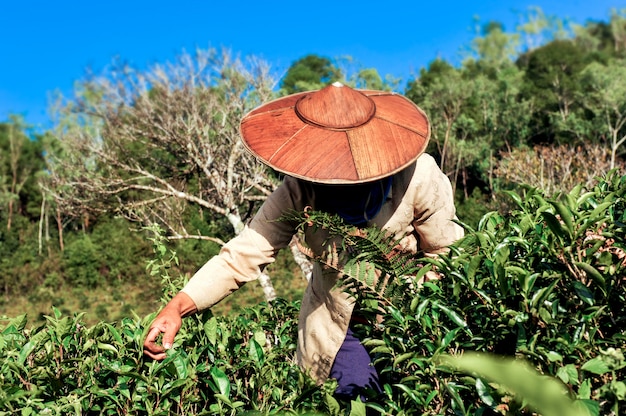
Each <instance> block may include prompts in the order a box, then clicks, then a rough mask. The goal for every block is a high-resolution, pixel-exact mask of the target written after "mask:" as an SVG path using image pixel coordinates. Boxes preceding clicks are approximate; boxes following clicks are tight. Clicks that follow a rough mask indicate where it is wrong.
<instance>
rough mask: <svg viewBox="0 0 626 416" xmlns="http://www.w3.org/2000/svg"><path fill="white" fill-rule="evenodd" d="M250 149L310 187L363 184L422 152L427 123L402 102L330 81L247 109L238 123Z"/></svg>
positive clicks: (392, 96) (407, 102)
mask: <svg viewBox="0 0 626 416" xmlns="http://www.w3.org/2000/svg"><path fill="white" fill-rule="evenodd" d="M240 128H241V135H242V137H243V142H244V144H245V146H246V147H247V148H248V150H249V151H250V152H251V153H252V154H254V155H255V156H257V157H258V158H259V159H261V160H262V161H263V162H264V163H266V164H267V165H269V166H271V167H272V168H274V169H276V170H278V171H280V172H283V173H285V174H287V175H290V176H294V177H297V178H300V179H305V180H308V181H311V182H316V183H329V184H342V183H345V184H350V183H362V182H369V181H373V180H376V179H380V178H383V177H385V176H389V175H391V174H393V173H396V172H398V171H400V170H402V169H403V168H405V167H406V166H408V165H409V164H411V163H412V162H413V161H415V160H416V159H417V158H418V156H419V155H420V154H422V152H423V151H424V150H425V149H426V145H427V144H428V140H429V138H430V124H429V122H428V117H427V116H426V114H425V113H424V111H422V110H421V109H420V108H419V107H417V106H416V105H415V104H414V103H413V102H412V101H410V100H409V99H408V98H406V97H404V96H402V95H399V94H396V93H392V92H387V91H373V90H356V89H352V88H350V87H347V86H344V85H343V84H340V83H334V84H332V85H329V86H327V87H325V88H322V89H321V90H318V91H309V92H303V93H297V94H293V95H289V96H286V97H283V98H280V99H277V100H274V101H271V102H269V103H267V104H264V105H261V106H260V107H258V108H256V109H254V110H252V111H251V112H250V113H248V114H246V116H244V118H243V119H242V121H241V126H240Z"/></svg>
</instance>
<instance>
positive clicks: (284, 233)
mask: <svg viewBox="0 0 626 416" xmlns="http://www.w3.org/2000/svg"><path fill="white" fill-rule="evenodd" d="M303 208H304V201H303V195H302V192H301V187H300V186H299V185H298V182H297V181H296V180H295V179H293V178H289V177H288V178H286V179H285V181H284V182H283V184H281V185H280V186H279V187H278V188H277V189H276V190H275V191H274V192H273V193H272V194H271V195H270V196H269V197H268V199H267V200H266V201H265V202H264V203H263V205H261V207H260V208H259V211H258V212H257V214H256V215H255V216H254V218H253V219H252V221H251V222H250V224H249V225H248V226H246V227H245V228H244V229H243V231H242V232H241V233H240V234H239V235H237V236H236V237H235V238H233V239H232V240H230V241H229V242H228V243H226V244H225V245H224V246H223V247H222V249H221V250H220V253H219V254H218V255H217V256H215V257H213V258H211V259H210V260H209V261H208V262H207V263H205V264H204V266H202V267H201V268H200V269H199V270H198V271H197V272H196V273H195V274H194V275H193V277H192V278H191V279H190V280H189V282H188V283H187V284H186V285H185V287H184V288H183V289H182V291H183V292H185V293H186V294H187V295H189V297H190V298H191V299H192V300H193V301H194V303H195V304H196V307H197V308H198V310H199V311H202V310H204V309H207V308H210V307H211V306H213V305H215V304H216V303H218V302H219V301H221V300H222V299H223V298H225V297H226V296H228V295H229V294H231V293H232V292H234V291H235V290H237V289H239V288H240V287H241V286H243V285H244V284H245V283H246V282H249V281H252V280H255V279H257V278H258V277H259V275H260V274H261V273H262V271H263V269H265V267H266V266H267V265H269V264H270V263H272V262H273V261H274V260H275V257H276V254H277V253H278V251H279V250H280V249H282V248H284V247H286V246H287V245H288V244H289V242H290V241H291V238H292V237H293V235H294V233H295V225H294V224H291V223H289V222H286V221H282V220H280V217H281V216H282V215H283V214H284V213H286V212H288V211H289V210H293V209H303Z"/></svg>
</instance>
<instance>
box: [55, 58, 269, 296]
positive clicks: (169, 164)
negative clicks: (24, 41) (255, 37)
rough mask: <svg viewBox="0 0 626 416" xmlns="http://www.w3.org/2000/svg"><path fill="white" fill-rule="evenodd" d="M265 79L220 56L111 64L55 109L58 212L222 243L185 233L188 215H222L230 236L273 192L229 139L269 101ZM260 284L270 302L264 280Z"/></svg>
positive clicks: (252, 64)
mask: <svg viewBox="0 0 626 416" xmlns="http://www.w3.org/2000/svg"><path fill="white" fill-rule="evenodd" d="M274 83H275V80H274V79H273V78H272V76H271V75H270V71H269V67H268V65H266V64H265V63H264V62H262V61H260V60H258V59H255V58H250V59H247V60H245V61H242V60H241V59H239V58H235V57H233V56H232V54H231V53H230V52H229V51H216V50H198V51H196V53H195V54H194V55H193V56H192V55H190V54H188V53H183V54H182V55H180V56H179V57H178V59H177V60H176V61H175V62H173V63H168V64H166V65H155V66H153V67H150V68H149V69H147V70H145V71H140V70H137V69H135V68H132V67H130V66H128V65H121V64H119V63H116V64H114V65H113V66H112V67H111V68H110V69H109V70H108V71H107V72H106V74H105V75H104V76H90V77H88V78H87V79H86V81H85V82H84V83H82V84H81V87H80V90H79V91H78V93H77V95H76V97H75V98H73V99H71V100H65V101H63V102H62V103H61V105H60V106H59V111H58V115H59V123H58V132H57V137H58V139H59V143H60V146H61V150H60V151H58V152H57V153H56V155H53V156H52V157H51V163H50V179H51V180H50V182H49V183H48V184H47V186H46V188H47V190H48V191H49V192H50V193H51V194H52V195H53V196H54V198H55V200H56V202H57V204H58V205H59V206H60V207H62V210H63V212H64V213H65V214H66V215H70V214H71V215H75V216H78V215H80V216H82V217H84V218H88V217H89V215H91V214H92V213H99V212H104V211H110V210H112V209H114V210H115V211H116V213H117V214H119V215H123V216H125V217H126V218H128V219H130V220H132V221H139V222H141V223H142V224H145V225H149V224H152V223H158V224H160V225H161V226H164V227H165V228H166V229H167V230H168V234H169V238H171V239H183V238H197V239H206V240H212V241H216V242H218V243H223V242H222V241H221V240H219V239H217V238H215V237H212V236H206V235H201V234H200V232H199V231H198V230H194V229H190V225H189V221H188V218H189V215H188V214H189V210H198V212H200V215H213V216H215V218H220V217H221V218H226V219H228V221H229V223H230V225H231V226H232V229H233V234H234V235H236V234H238V233H239V232H240V231H241V230H242V229H243V226H244V221H245V217H246V215H247V214H250V213H251V211H252V210H253V209H254V207H255V205H254V204H255V203H256V204H257V205H256V206H258V202H257V201H262V200H264V199H265V198H266V197H267V195H269V193H271V191H272V190H273V189H274V188H275V186H276V185H277V183H276V179H275V178H274V177H273V176H271V175H270V174H269V171H268V170H267V168H266V167H265V166H264V165H262V164H261V163H259V162H258V161H257V160H256V159H255V158H254V157H252V156H251V155H249V154H248V153H247V152H246V151H245V150H244V148H243V145H242V142H241V140H240V137H239V122H240V120H241V117H242V116H243V115H244V114H245V113H246V112H247V111H249V110H250V109H252V108H253V107H255V106H257V105H258V104H260V103H262V102H264V101H267V100H269V99H270V98H272V94H273V93H272V91H273V89H274ZM260 281H261V285H262V286H263V288H264V291H265V296H266V298H267V299H268V300H270V299H273V298H274V297H275V296H276V295H275V293H274V291H273V288H272V285H271V281H270V279H269V277H268V276H267V275H263V276H262V277H261V279H260Z"/></svg>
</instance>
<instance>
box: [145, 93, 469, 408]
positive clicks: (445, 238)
mask: <svg viewBox="0 0 626 416" xmlns="http://www.w3.org/2000/svg"><path fill="white" fill-rule="evenodd" d="M240 131H241V135H242V138H243V142H244V144H245V146H246V148H247V149H248V150H249V151H250V152H251V153H252V154H254V155H255V156H256V157H258V158H259V159H260V160H261V161H263V162H264V163H265V164H267V165H269V166H270V167H272V168H274V169H275V170H277V171H280V172H282V173H284V174H285V175H286V177H285V179H284V181H283V183H282V184H281V185H280V186H279V187H278V188H277V189H276V190H275V191H274V192H273V193H272V194H271V195H270V196H269V197H268V198H267V199H266V201H265V202H264V203H263V204H262V206H261V207H260V208H259V211H258V212H257V214H256V215H255V216H254V218H253V219H252V220H251V222H250V223H249V224H248V225H247V226H246V227H245V229H244V230H243V231H242V232H241V233H240V234H239V235H238V236H237V237H235V238H233V239H232V240H230V241H229V242H228V243H227V244H226V245H224V247H223V248H222V249H221V251H220V253H219V255H217V256H215V257H213V258H211V259H210V260H209V261H208V262H207V263H206V264H205V265H204V266H202V267H201V268H200V269H199V270H198V271H197V272H196V273H195V275H194V276H193V277H192V278H191V280H190V281H189V282H188V283H187V285H186V286H185V287H184V288H183V289H182V290H181V291H180V292H179V293H178V294H177V295H176V296H175V297H174V298H173V299H172V300H171V301H170V302H169V303H168V304H167V305H166V306H165V307H164V308H163V309H162V310H161V312H160V313H159V314H158V315H157V317H156V318H155V320H154V321H153V323H152V324H151V326H150V329H149V331H148V335H147V336H146V339H145V342H144V352H145V354H146V355H147V356H149V357H151V358H154V359H157V360H160V359H163V358H165V350H166V349H168V348H171V346H172V343H173V341H174V337H175V335H176V334H177V332H178V330H179V329H180V326H181V318H182V317H185V316H188V315H190V314H193V313H196V312H199V311H202V310H205V309H207V308H211V307H212V306H213V305H215V304H216V303H218V302H219V301H221V300H222V299H224V298H225V297H226V296H228V295H229V294H231V293H232V292H234V291H235V290H237V289H238V288H239V287H240V286H242V285H243V284H245V283H246V282H249V281H252V280H254V279H256V278H257V277H258V276H259V274H260V273H261V271H262V270H263V269H264V268H265V267H266V266H267V265H268V264H270V263H272V262H273V261H274V259H275V256H276V254H277V253H278V251H279V250H280V249H282V248H284V247H286V246H287V245H288V244H289V242H290V240H291V238H292V236H293V235H294V233H295V232H296V226H297V224H294V223H290V222H289V221H284V220H278V219H279V218H281V217H283V216H284V214H286V213H288V212H292V211H294V210H295V211H299V212H302V211H303V210H305V208H306V207H311V208H312V209H313V210H320V211H326V212H330V213H334V214H338V215H340V216H341V217H342V218H343V219H344V220H345V221H346V222H348V223H350V224H354V225H357V226H378V227H380V228H382V229H384V230H386V231H387V232H389V233H391V234H393V235H395V236H397V237H398V238H400V237H402V240H401V244H400V248H401V250H402V251H404V252H406V253H415V254H417V253H421V254H425V255H431V256H435V255H437V254H438V253H442V252H444V251H446V250H447V246H449V245H450V244H451V243H453V242H454V241H455V240H457V239H458V238H460V237H461V236H462V234H463V230H462V228H461V227H460V226H459V225H458V224H456V223H455V222H454V221H453V220H454V219H455V218H456V216H455V207H454V203H453V193H452V187H451V184H450V182H449V180H448V178H447V177H446V176H445V175H444V174H443V173H442V172H441V170H440V169H439V168H438V166H437V164H436V163H435V161H434V159H433V158H432V157H431V156H430V155H428V154H426V153H424V150H425V148H426V145H427V143H428V140H429V137H430V124H429V121H428V118H427V116H426V114H425V113H424V112H423V111H422V110H421V109H420V108H418V107H417V106H416V105H415V104H414V103H413V102H411V101H410V100H408V99H407V98H405V97H403V96H402V95H398V94H395V93H391V92H385V91H372V90H356V89H352V88H350V87H347V86H344V85H342V84H340V83H335V84H332V85H329V86H327V87H325V88H323V89H321V90H318V91H313V92H304V93H297V94H293V95H290V96H287V97H283V98H280V99H277V100H274V101H271V102H269V103H267V104H264V105H262V106H260V107H258V108H256V109H255V110H253V111H251V112H250V113H248V114H247V115H246V116H245V117H244V118H243V120H242V122H241V126H240ZM327 238H328V236H327V235H326V234H325V232H324V231H322V230H313V227H309V228H308V229H307V230H306V231H305V233H304V240H305V242H306V244H307V245H308V246H309V247H310V248H311V249H312V250H313V252H314V253H315V255H322V253H323V250H324V243H325V241H326V240H327ZM429 273H433V276H432V277H436V276H435V275H434V272H432V271H431V272H429ZM339 276H340V273H339V272H338V271H336V270H335V269H332V268H329V267H326V266H324V265H322V264H321V263H315V264H314V268H313V273H312V277H311V279H310V282H309V284H308V286H307V288H306V290H305V293H304V296H303V299H302V303H301V305H302V306H301V310H300V316H299V322H298V346H297V361H298V363H299V365H300V366H301V367H302V368H303V369H304V370H305V371H307V372H308V373H309V374H310V375H311V376H312V377H313V378H314V379H316V380H317V381H318V382H319V383H323V382H324V381H325V380H327V379H329V378H334V379H336V380H337V382H338V387H337V391H336V395H337V396H338V397H343V398H355V397H356V396H357V395H359V394H361V392H362V391H363V389H364V388H372V389H374V390H380V386H379V381H378V374H377V373H376V370H375V369H374V367H373V365H372V363H371V359H370V356H369V355H368V352H367V351H366V349H365V348H364V347H363V345H361V343H360V341H359V339H357V338H356V336H355V335H354V332H353V331H352V324H353V323H354V319H353V315H354V317H356V316H357V315H358V311H355V310H354V308H355V301H354V297H352V296H350V295H349V294H348V293H346V292H345V291H344V290H342V289H341V288H337V287H336V283H337V279H338V278H339ZM161 334H163V338H162V343H163V344H162V345H159V344H157V339H158V337H159V336H160V335H161Z"/></svg>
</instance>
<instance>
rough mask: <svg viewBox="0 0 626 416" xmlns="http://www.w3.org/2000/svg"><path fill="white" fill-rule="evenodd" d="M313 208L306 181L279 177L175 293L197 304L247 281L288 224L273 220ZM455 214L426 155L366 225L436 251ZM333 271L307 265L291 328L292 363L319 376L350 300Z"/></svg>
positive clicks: (341, 334)
mask: <svg viewBox="0 0 626 416" xmlns="http://www.w3.org/2000/svg"><path fill="white" fill-rule="evenodd" d="M306 206H311V207H312V208H313V209H315V195H314V194H313V191H312V190H311V187H309V186H306V184H303V183H302V182H301V181H298V180H296V179H294V178H290V177H287V178H286V179H285V180H284V182H283V184H282V185H281V186H279V187H278V188H277V189H276V191H275V192H273V193H272V195H271V196H270V197H269V198H268V199H267V200H266V201H265V202H264V203H263V205H262V206H261V207H260V209H259V211H258V213H257V214H256V216H255V217H254V218H253V220H252V221H251V223H250V224H249V226H247V227H246V228H245V229H244V230H243V231H242V233H241V234H240V235H238V236H237V237H235V238H234V239H232V240H231V241H230V242H228V243H227V244H226V245H225V246H224V247H223V248H222V250H221V252H220V254H219V255H218V256H215V257H213V258H212V259H211V260H209V261H208V262H207V263H206V264H205V265H204V266H202V268H201V269H200V270H198V272H197V273H196V274H195V275H194V276H193V277H192V279H191V280H190V281H189V283H188V284H187V285H186V286H185V287H184V288H183V291H184V292H185V293H186V294H187V295H189V296H190V297H191V299H192V300H193V301H194V302H195V304H196V306H197V307H198V310H204V309H207V308H210V307H211V306H213V305H215V304H216V303H217V302H219V301H220V300H222V299H223V298H224V297H226V296H227V295H229V294H230V293H232V292H233V291H235V290H236V289H238V288H239V287H240V286H242V285H243V284H245V283H246V282H248V281H251V280H254V279H256V278H257V277H258V276H259V274H260V273H261V271H262V270H263V268H264V267H265V266H267V265H268V264H270V263H272V262H273V261H274V257H275V255H276V253H277V252H278V251H279V250H280V249H282V248H284V247H286V246H287V245H288V244H289V242H290V240H291V238H292V236H293V234H294V233H295V229H294V227H295V224H290V223H289V222H286V221H276V220H277V219H278V218H280V217H281V216H282V215H283V214H284V213H285V212H288V211H289V210H296V211H300V212H301V211H302V210H304V208H305V207H306ZM454 218H456V216H455V208H454V201H453V195H452V187H451V186H450V181H449V180H448V178H447V177H446V176H445V175H444V174H443V173H442V172H441V170H440V169H439V168H438V166H437V164H436V163H435V161H434V159H433V158H432V157H431V156H430V155H427V154H423V155H422V156H420V157H419V159H418V160H417V161H416V162H415V164H412V165H411V166H409V167H408V168H406V169H404V170H403V171H401V172H399V173H397V174H395V175H394V176H393V181H392V185H391V193H390V195H389V197H388V198H387V201H386V202H385V204H384V205H383V207H382V209H381V210H380V212H379V213H378V214H377V215H376V217H375V218H374V219H373V220H372V221H371V222H370V224H369V225H376V226H379V227H381V228H383V229H385V230H387V231H389V232H390V233H393V234H394V235H395V236H396V237H398V238H400V237H403V240H402V244H401V245H402V248H403V250H404V251H405V252H408V253H417V252H418V251H419V252H423V254H426V255H436V254H437V253H441V252H443V251H445V250H446V247H447V246H448V245H450V244H451V243H453V242H454V241H455V240H457V239H459V238H460V237H461V236H462V235H463V229H462V228H461V227H460V226H459V225H457V224H456V223H455V222H453V221H452V219H454ZM326 238H327V235H325V234H324V233H322V232H313V230H311V229H309V230H308V231H306V232H305V242H306V244H307V245H308V246H309V247H310V248H311V249H312V250H313V251H314V252H315V254H316V255H320V254H321V253H322V251H323V249H324V248H323V243H324V241H325V240H326ZM337 278H338V273H337V272H336V271H335V270H333V269H330V268H327V267H323V266H321V265H320V264H317V263H316V264H315V265H314V269H313V274H312V277H311V281H310V282H309V285H308V286H307V288H306V290H305V293H304V297H303V300H302V307H301V310H300V319H299V328H298V352H297V358H298V363H299V364H300V365H301V366H302V367H303V368H304V369H305V370H308V371H310V374H311V376H313V377H314V378H315V379H316V380H318V381H319V382H323V381H324V380H326V378H327V377H328V374H329V372H330V368H331V366H332V364H333V360H334V358H335V355H336V354H337V351H339V347H340V346H341V344H342V343H343V340H344V338H345V335H346V332H347V329H348V325H349V322H350V317H351V315H352V310H353V308H354V303H353V300H352V298H350V297H349V296H348V294H346V293H345V292H343V291H341V290H338V289H336V288H334V286H335V283H336V281H337Z"/></svg>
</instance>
